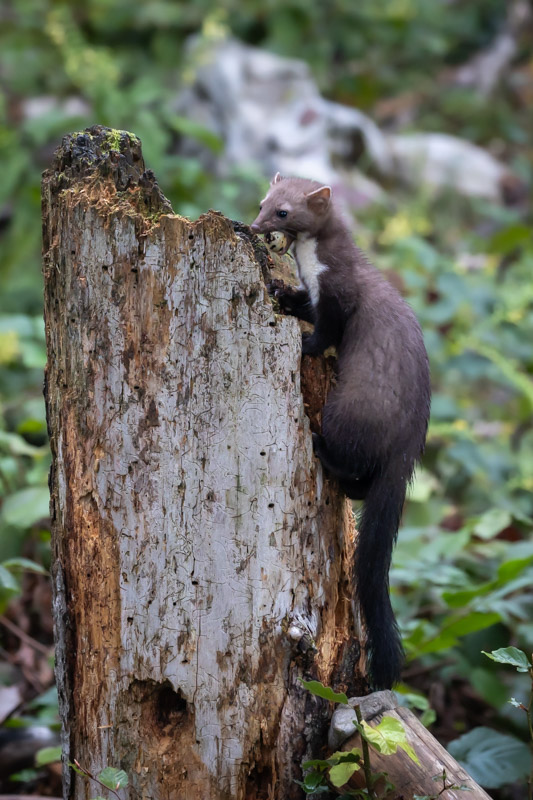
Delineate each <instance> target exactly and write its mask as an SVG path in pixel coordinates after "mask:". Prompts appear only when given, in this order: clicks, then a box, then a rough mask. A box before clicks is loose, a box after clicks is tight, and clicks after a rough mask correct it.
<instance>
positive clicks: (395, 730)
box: [356, 717, 420, 764]
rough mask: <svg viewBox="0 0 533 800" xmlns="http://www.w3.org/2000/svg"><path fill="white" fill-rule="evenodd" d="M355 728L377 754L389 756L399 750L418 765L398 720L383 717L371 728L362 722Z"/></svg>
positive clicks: (418, 762)
mask: <svg viewBox="0 0 533 800" xmlns="http://www.w3.org/2000/svg"><path fill="white" fill-rule="evenodd" d="M356 728H357V730H358V731H359V733H360V734H361V736H364V738H365V739H366V741H367V742H368V744H370V745H372V747H373V748H374V749H375V750H377V751H378V753H382V754H383V755H385V756H390V755H393V754H394V753H396V751H397V750H398V748H400V750H403V751H404V752H405V753H407V755H408V756H409V758H410V759H411V761H414V762H415V764H420V761H419V759H418V756H417V754H416V753H415V751H414V750H413V748H412V747H411V745H410V744H409V742H408V741H407V734H406V732H405V728H404V727H403V725H402V723H401V722H400V720H399V719H395V718H394V717H383V719H382V720H381V722H380V723H379V724H378V725H374V726H373V727H372V726H370V725H369V724H368V722H365V720H363V721H362V722H361V723H360V724H357V725H356Z"/></svg>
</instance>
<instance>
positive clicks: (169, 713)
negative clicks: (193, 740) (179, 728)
mask: <svg viewBox="0 0 533 800" xmlns="http://www.w3.org/2000/svg"><path fill="white" fill-rule="evenodd" d="M187 714H188V708H187V701H186V700H185V698H184V697H183V695H182V693H181V691H180V689H178V691H177V692H175V691H174V689H173V688H172V686H169V684H165V685H164V686H161V687H160V688H159V690H158V692H157V698H156V715H157V721H158V722H159V723H160V724H161V725H162V726H165V725H168V724H170V723H171V724H176V723H179V722H181V721H182V720H183V718H184V717H185V716H187Z"/></svg>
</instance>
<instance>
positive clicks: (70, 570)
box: [43, 128, 362, 800]
mask: <svg viewBox="0 0 533 800" xmlns="http://www.w3.org/2000/svg"><path fill="white" fill-rule="evenodd" d="M43 231H44V276H45V319H46V329H47V342H48V353H49V363H48V369H47V392H46V395H47V409H48V420H49V428H50V438H51V443H52V453H53V467H52V472H51V480H50V483H51V494H52V501H51V510H52V520H53V552H54V565H53V580H54V591H55V597H54V611H55V622H56V636H57V679H58V685H59V696H60V711H61V717H62V723H63V739H64V749H65V757H66V758H67V759H69V760H73V759H77V760H78V761H79V762H80V764H82V765H83V767H85V768H87V769H89V770H90V771H91V772H93V773H97V772H98V771H99V770H100V769H101V768H103V767H105V766H120V767H122V768H123V769H124V770H125V771H126V772H127V773H128V775H129V778H130V788H129V789H128V790H126V792H125V793H124V796H127V797H129V798H154V800H159V798H187V800H195V798H198V799H200V798H201V799H202V800H207V799H209V800H219V798H220V800H222V799H223V798H224V800H244V799H245V798H246V799H247V800H253V798H270V799H271V800H272V799H274V798H280V799H281V798H284V800H287V799H288V798H296V797H300V789H299V788H298V786H297V785H296V784H295V783H294V779H295V778H297V777H299V776H300V771H299V764H300V762H301V759H302V757H307V756H310V755H313V754H316V753H317V752H318V750H319V749H320V748H321V747H322V745H323V744H324V742H325V737H326V734H325V727H327V718H328V714H329V708H328V704H326V703H324V702H323V701H316V700H315V699H314V698H312V697H311V696H310V695H309V694H308V693H306V692H305V691H303V690H302V688H301V686H300V684H299V682H298V681H297V679H298V677H300V676H303V677H304V678H309V677H316V678H318V679H320V680H322V681H324V682H325V683H326V684H329V685H333V686H334V687H335V688H339V689H340V688H343V689H345V690H346V691H348V692H350V693H352V694H353V693H361V690H362V683H361V676H360V675H359V684H357V682H355V681H354V675H356V676H357V672H356V666H357V662H358V659H359V656H360V650H359V647H358V643H357V639H356V638H355V635H354V620H353V616H352V610H351V597H352V590H351V581H350V569H349V564H350V563H351V556H352V549H353V533H354V530H353V519H352V512H351V507H350V505H349V504H348V503H347V501H346V500H345V499H344V498H343V497H342V496H341V495H340V494H339V493H338V492H337V489H336V486H335V484H330V483H329V482H328V481H327V480H326V479H325V477H324V475H323V473H322V470H321V468H320V466H319V465H318V464H317V462H316V460H315V458H314V457H313V453H312V446H311V436H310V421H309V418H308V417H307V415H306V413H305V409H304V402H303V400H302V391H301V383H300V349H301V346H300V329H299V326H298V323H297V322H296V320H294V319H292V318H289V317H283V316H279V315H277V314H275V313H274V309H273V307H272V304H271V302H270V299H269V298H268V295H267V292H266V288H265V282H264V274H263V273H264V270H265V269H266V267H267V266H268V265H267V263H266V262H267V259H266V256H265V255H264V254H262V255H261V253H260V251H259V250H258V249H257V243H256V242H255V240H254V239H253V237H251V236H250V234H249V233H248V231H247V229H246V228H245V227H243V226H239V225H236V226H234V225H232V223H231V222H230V221H229V220H227V219H225V218H224V217H222V216H221V215H219V214H217V213H215V212H209V213H208V214H205V215H203V216H202V217H201V218H200V219H199V220H198V221H197V222H189V221H188V220H186V219H183V218H182V217H179V216H177V215H174V214H173V213H172V211H171V209H170V206H169V204H168V202H167V201H166V200H165V198H164V197H163V196H162V195H161V193H160V192H159V189H158V187H157V183H156V182H155V179H154V176H153V175H152V174H151V173H147V172H144V164H143V161H142V156H141V151H140V144H139V142H138V140H136V139H135V137H132V136H130V135H129V134H125V133H120V132H116V131H115V132H112V131H108V130H107V129H102V128H93V129H91V130H89V131H88V132H86V133H84V134H79V135H74V136H69V137H66V138H65V139H64V140H63V144H62V147H61V148H60V149H59V150H58V152H57V154H56V158H55V161H54V164H53V166H52V168H51V169H50V171H48V172H47V173H46V174H45V176H44V180H43ZM254 247H255V250H254ZM258 255H259V256H260V259H259V260H258ZM260 261H262V263H263V266H261V264H260ZM305 361H306V362H309V363H308V364H306V365H304V373H305V374H306V381H305V383H306V385H307V387H308V388H307V390H306V391H307V395H308V396H307V399H306V403H307V405H308V407H309V409H310V413H311V418H312V421H313V422H314V423H316V421H317V415H318V409H319V408H320V405H321V403H322V401H323V397H324V393H325V390H326V385H327V369H326V367H325V366H324V362H323V361H320V360H317V359H305ZM94 788H95V787H94V786H92V787H91V786H88V785H87V784H86V783H85V781H84V780H83V779H82V778H80V777H78V776H75V775H74V774H73V773H72V772H71V771H70V770H68V769H65V794H64V796H65V797H66V798H67V797H68V798H73V797H75V798H88V797H92V796H94Z"/></svg>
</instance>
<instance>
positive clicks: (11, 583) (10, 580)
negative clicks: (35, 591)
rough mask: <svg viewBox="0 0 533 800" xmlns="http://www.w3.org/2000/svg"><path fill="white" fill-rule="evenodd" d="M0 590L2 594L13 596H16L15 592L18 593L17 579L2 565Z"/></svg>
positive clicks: (0, 567) (0, 566)
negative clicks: (11, 594) (6, 593)
mask: <svg viewBox="0 0 533 800" xmlns="http://www.w3.org/2000/svg"><path fill="white" fill-rule="evenodd" d="M0 589H2V591H4V592H8V593H10V592H12V593H13V594H17V592H19V591H20V586H19V584H18V581H17V579H16V578H15V577H14V576H13V575H12V574H11V572H10V571H9V570H8V569H6V568H5V567H4V566H3V564H0Z"/></svg>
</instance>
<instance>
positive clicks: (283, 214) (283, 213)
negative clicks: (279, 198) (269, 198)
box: [276, 211, 287, 219]
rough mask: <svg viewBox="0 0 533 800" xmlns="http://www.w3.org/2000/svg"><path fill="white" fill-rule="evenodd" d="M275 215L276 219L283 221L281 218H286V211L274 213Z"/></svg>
mask: <svg viewBox="0 0 533 800" xmlns="http://www.w3.org/2000/svg"><path fill="white" fill-rule="evenodd" d="M276 214H277V215H278V217H281V218H282V219H283V217H286V216H287V212H286V211H276Z"/></svg>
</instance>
